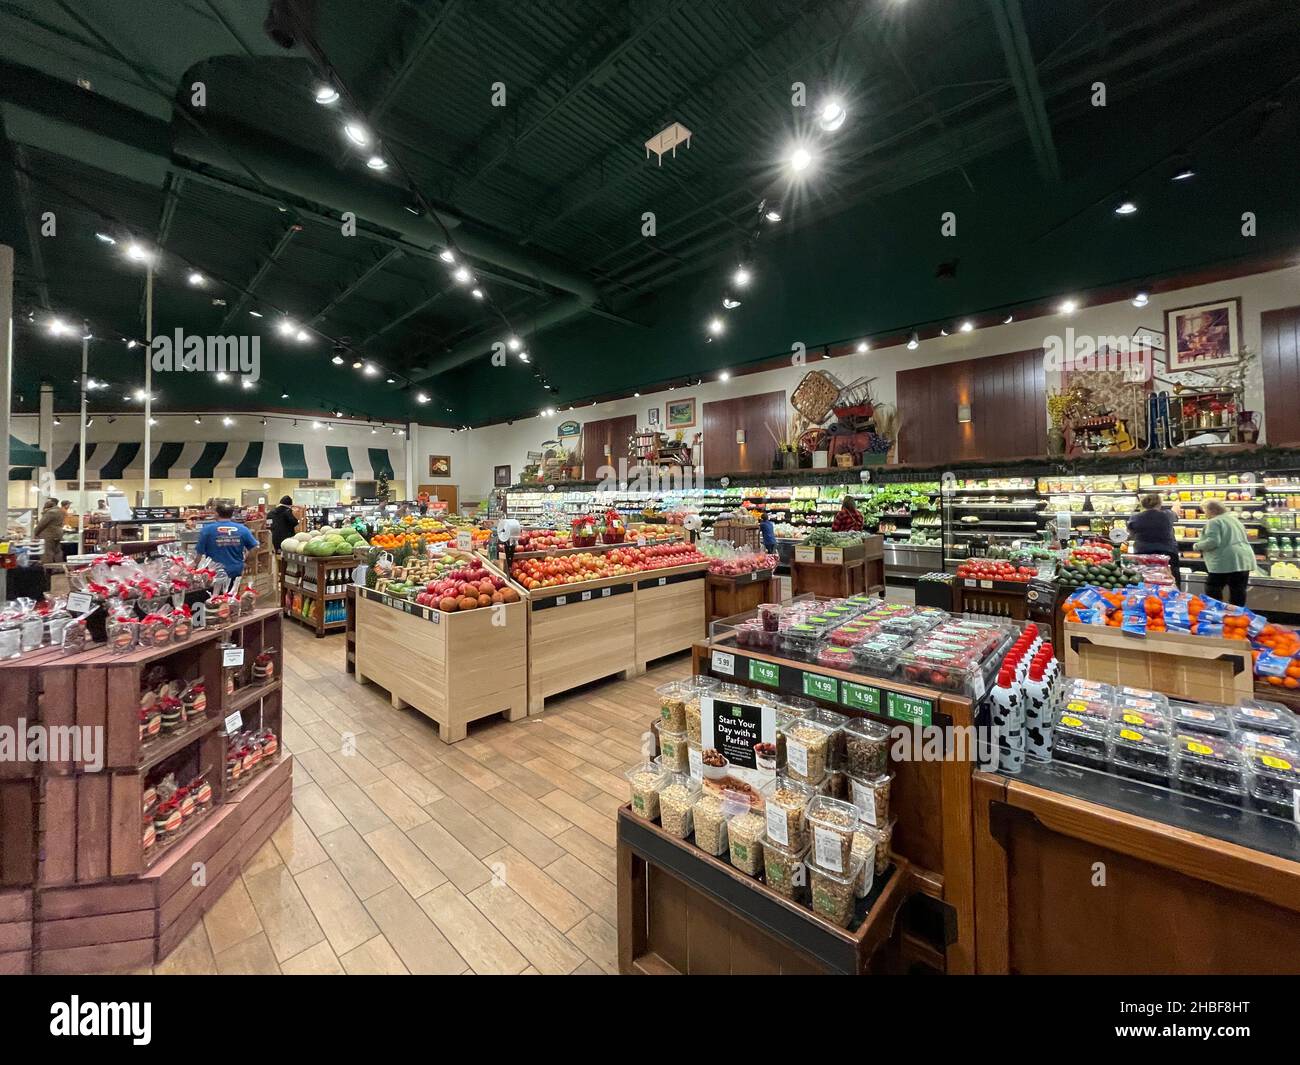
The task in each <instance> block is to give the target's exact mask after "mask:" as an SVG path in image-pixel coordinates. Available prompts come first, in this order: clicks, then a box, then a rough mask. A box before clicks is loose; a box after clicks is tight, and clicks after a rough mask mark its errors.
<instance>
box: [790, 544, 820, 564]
mask: <svg viewBox="0 0 1300 1065" xmlns="http://www.w3.org/2000/svg"><path fill="white" fill-rule="evenodd" d="M794 560H795V561H796V562H816V561H817V548H815V547H796V548H795V549H794Z"/></svg>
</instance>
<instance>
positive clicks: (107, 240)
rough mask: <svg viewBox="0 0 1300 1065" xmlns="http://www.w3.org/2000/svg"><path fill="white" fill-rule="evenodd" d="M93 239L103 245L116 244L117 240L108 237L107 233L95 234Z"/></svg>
mask: <svg viewBox="0 0 1300 1065" xmlns="http://www.w3.org/2000/svg"><path fill="white" fill-rule="evenodd" d="M95 239H96V240H98V241H101V242H102V243H104V244H116V243H117V240H116V239H115V238H113V237H110V236H109V235H108V234H107V233H96V234H95Z"/></svg>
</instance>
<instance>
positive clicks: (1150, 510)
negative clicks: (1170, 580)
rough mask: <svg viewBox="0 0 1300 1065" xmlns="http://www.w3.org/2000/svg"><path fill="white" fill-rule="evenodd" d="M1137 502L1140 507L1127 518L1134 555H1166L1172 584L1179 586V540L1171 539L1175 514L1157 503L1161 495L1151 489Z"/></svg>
mask: <svg viewBox="0 0 1300 1065" xmlns="http://www.w3.org/2000/svg"><path fill="white" fill-rule="evenodd" d="M1139 502H1140V503H1141V504H1142V509H1141V510H1139V511H1138V512H1137V513H1136V514H1134V515H1133V517H1131V518H1129V520H1128V531H1129V535H1130V536H1132V537H1133V553H1134V554H1135V555H1164V556H1165V557H1166V558H1168V559H1169V569H1170V571H1171V572H1172V573H1173V575H1174V584H1175V585H1176V586H1178V587H1182V583H1183V574H1182V569H1181V567H1180V566H1179V564H1178V541H1177V540H1175V539H1174V518H1173V515H1172V514H1170V513H1169V511H1167V510H1164V509H1163V508H1162V507H1161V505H1160V497H1159V496H1158V495H1156V493H1154V492H1151V493H1148V494H1147V495H1144V496H1143V497H1142V498H1141V500H1139Z"/></svg>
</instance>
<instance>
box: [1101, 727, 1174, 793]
mask: <svg viewBox="0 0 1300 1065" xmlns="http://www.w3.org/2000/svg"><path fill="white" fill-rule="evenodd" d="M1110 760H1111V766H1112V768H1113V769H1114V770H1115V772H1116V773H1118V774H1119V775H1120V776H1122V777H1128V778H1129V779H1130V780H1141V781H1144V782H1145V783H1147V784H1162V785H1164V786H1166V787H1168V785H1169V778H1170V771H1171V769H1172V762H1173V737H1172V736H1170V735H1169V733H1168V732H1156V731H1151V730H1148V729H1142V728H1137V727H1135V726H1133V725H1126V724H1125V723H1124V722H1122V721H1116V722H1112V723H1111V727H1110Z"/></svg>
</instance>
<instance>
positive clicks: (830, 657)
mask: <svg viewBox="0 0 1300 1065" xmlns="http://www.w3.org/2000/svg"><path fill="white" fill-rule="evenodd" d="M817 664H818V665H819V666H826V667H827V668H828V669H842V670H845V671H846V672H849V673H852V672H854V671H855V670H856V669H857V665H858V660H857V659H856V658H854V657H853V650H852V648H850V647H844V646H841V645H839V644H836V643H828V644H824V645H823V646H822V647H821V649H820V650H819V651H818V652H817Z"/></svg>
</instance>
